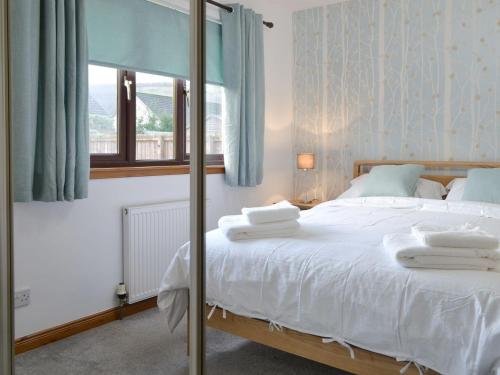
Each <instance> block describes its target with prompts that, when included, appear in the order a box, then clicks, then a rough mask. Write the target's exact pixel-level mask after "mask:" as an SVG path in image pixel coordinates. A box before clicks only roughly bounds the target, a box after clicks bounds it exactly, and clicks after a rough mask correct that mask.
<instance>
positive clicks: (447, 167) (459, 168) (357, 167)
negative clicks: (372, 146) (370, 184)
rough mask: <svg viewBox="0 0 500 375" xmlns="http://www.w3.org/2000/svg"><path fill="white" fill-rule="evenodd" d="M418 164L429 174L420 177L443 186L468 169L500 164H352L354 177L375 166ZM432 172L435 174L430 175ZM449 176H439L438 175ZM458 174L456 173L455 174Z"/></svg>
mask: <svg viewBox="0 0 500 375" xmlns="http://www.w3.org/2000/svg"><path fill="white" fill-rule="evenodd" d="M401 164H420V165H423V166H424V167H425V168H426V169H427V170H428V171H429V172H431V173H430V174H426V175H424V176H422V177H423V178H426V179H428V180H433V181H438V182H440V183H442V184H443V185H444V186H446V185H448V184H449V183H450V182H451V181H452V180H453V179H455V178H457V177H465V176H466V174H467V170H468V169H472V168H500V162H473V161H422V160H356V161H355V162H354V173H353V176H354V177H358V176H361V175H362V174H364V173H367V172H368V171H369V170H370V168H372V167H375V166H377V165H401ZM432 171H434V172H435V173H432ZM448 172H449V173H450V174H446V175H443V174H439V173H448ZM457 172H458V173H457Z"/></svg>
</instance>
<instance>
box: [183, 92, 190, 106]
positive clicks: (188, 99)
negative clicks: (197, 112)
mask: <svg viewBox="0 0 500 375" xmlns="http://www.w3.org/2000/svg"><path fill="white" fill-rule="evenodd" d="M184 95H185V96H186V105H187V106H188V107H190V106H191V92H190V91H189V90H184Z"/></svg>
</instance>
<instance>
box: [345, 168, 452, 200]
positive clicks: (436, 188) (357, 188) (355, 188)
mask: <svg viewBox="0 0 500 375" xmlns="http://www.w3.org/2000/svg"><path fill="white" fill-rule="evenodd" d="M367 177H368V175H367V174H364V175H361V176H359V177H356V178H355V179H354V180H352V181H351V187H350V188H349V189H347V190H346V191H345V192H344V193H342V194H341V195H340V196H339V197H338V198H337V199H343V198H359V197H361V194H362V192H363V183H364V182H365V181H366V179H367ZM446 193H447V190H446V189H445V187H444V186H443V185H442V184H440V183H439V182H437V181H432V180H426V179H425V178H419V179H418V182H417V189H416V190H415V195H414V197H415V198H425V199H439V200H442V199H443V196H445V195H446Z"/></svg>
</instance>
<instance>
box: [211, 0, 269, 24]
mask: <svg viewBox="0 0 500 375" xmlns="http://www.w3.org/2000/svg"><path fill="white" fill-rule="evenodd" d="M207 3H209V4H212V5H215V6H216V7H219V8H222V9H224V10H226V11H228V12H229V13H233V8H231V7H230V6H228V5H224V4H221V3H218V2H217V1H214V0H207ZM263 24H264V26H267V27H269V28H270V29H272V28H273V27H274V23H272V22H268V21H264V22H263Z"/></svg>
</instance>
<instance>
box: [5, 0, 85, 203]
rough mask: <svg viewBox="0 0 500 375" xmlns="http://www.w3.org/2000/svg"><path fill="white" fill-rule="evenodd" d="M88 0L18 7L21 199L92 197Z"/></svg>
mask: <svg viewBox="0 0 500 375" xmlns="http://www.w3.org/2000/svg"><path fill="white" fill-rule="evenodd" d="M84 6H85V1H81V0H15V1H11V14H10V16H11V21H12V22H11V23H10V25H11V52H12V57H11V58H12V124H13V134H12V142H13V143H12V144H13V159H14V160H13V169H14V170H13V174H14V198H15V200H16V201H21V202H29V201H32V200H36V201H46V202H51V201H63V200H69V201H71V200H74V199H80V198H86V197H87V186H88V179H89V167H90V156H89V142H88V136H89V130H88V66H87V32H86V26H85V24H86V19H85V9H84Z"/></svg>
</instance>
